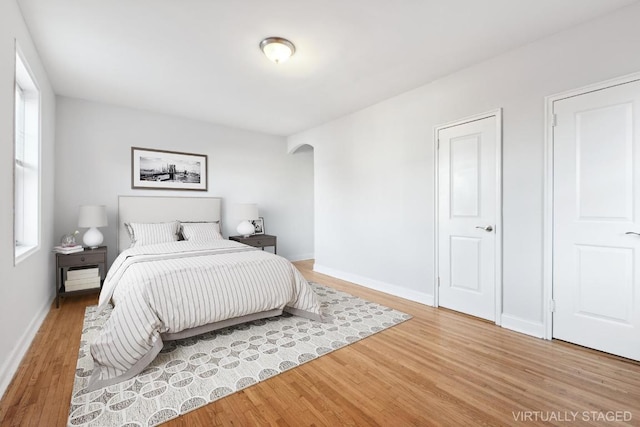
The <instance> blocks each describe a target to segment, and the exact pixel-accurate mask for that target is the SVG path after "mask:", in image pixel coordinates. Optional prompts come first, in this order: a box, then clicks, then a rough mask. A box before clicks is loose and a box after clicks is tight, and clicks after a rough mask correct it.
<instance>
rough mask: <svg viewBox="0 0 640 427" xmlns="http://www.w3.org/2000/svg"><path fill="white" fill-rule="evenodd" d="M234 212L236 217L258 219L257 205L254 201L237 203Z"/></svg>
mask: <svg viewBox="0 0 640 427" xmlns="http://www.w3.org/2000/svg"><path fill="white" fill-rule="evenodd" d="M235 214H236V215H235V216H236V218H237V219H248V220H252V219H258V205H257V204H255V203H238V204H237V205H236V210H235Z"/></svg>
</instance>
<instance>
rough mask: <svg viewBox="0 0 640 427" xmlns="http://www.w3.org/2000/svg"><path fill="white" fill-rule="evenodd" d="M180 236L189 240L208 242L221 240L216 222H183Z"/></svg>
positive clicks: (218, 225)
mask: <svg viewBox="0 0 640 427" xmlns="http://www.w3.org/2000/svg"><path fill="white" fill-rule="evenodd" d="M181 226H182V238H183V239H184V240H188V241H190V242H209V241H211V240H223V237H222V234H220V224H219V223H217V222H183V223H181Z"/></svg>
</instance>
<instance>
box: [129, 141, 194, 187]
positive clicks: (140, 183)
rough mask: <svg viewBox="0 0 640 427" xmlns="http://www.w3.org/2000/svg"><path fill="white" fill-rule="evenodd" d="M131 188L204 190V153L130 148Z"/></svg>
mask: <svg viewBox="0 0 640 427" xmlns="http://www.w3.org/2000/svg"><path fill="white" fill-rule="evenodd" d="M131 188H144V189H158V190H195V191H207V155H206V154H193V153H182V152H179V151H166V150H154V149H151V148H140V147H131Z"/></svg>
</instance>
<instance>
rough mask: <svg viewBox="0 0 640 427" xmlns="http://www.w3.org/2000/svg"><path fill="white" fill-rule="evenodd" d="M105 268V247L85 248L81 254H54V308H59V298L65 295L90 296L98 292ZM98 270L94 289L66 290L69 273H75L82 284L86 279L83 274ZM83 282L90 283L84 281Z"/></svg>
mask: <svg viewBox="0 0 640 427" xmlns="http://www.w3.org/2000/svg"><path fill="white" fill-rule="evenodd" d="M106 267H107V247H106V246H100V247H98V248H96V249H89V248H85V250H84V251H82V252H76V253H73V254H59V253H56V308H59V307H60V297H61V296H67V295H82V294H90V293H94V292H100V289H102V283H103V282H104V278H105V274H106ZM92 268H93V269H95V268H97V269H98V277H99V279H98V282H97V283H96V285H99V286H95V287H91V288H88V289H80V290H72V291H70V290H67V289H66V288H65V283H67V279H68V275H69V271H70V270H71V271H73V272H77V274H78V277H79V279H75V280H77V281H80V282H82V278H84V277H86V275H83V272H85V271H86V272H88V273H90V272H91V271H95V270H92ZM85 281H87V282H88V281H90V277H89V280H85Z"/></svg>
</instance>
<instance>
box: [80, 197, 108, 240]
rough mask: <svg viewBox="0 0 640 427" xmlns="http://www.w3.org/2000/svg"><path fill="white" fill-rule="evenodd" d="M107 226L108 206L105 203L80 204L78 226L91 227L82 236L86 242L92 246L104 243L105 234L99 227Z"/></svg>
mask: <svg viewBox="0 0 640 427" xmlns="http://www.w3.org/2000/svg"><path fill="white" fill-rule="evenodd" d="M106 226H107V207H106V206H104V205H84V206H80V214H79V215H78V227H81V228H86V227H88V228H89V229H88V230H87V231H86V232H85V233H84V236H82V241H83V242H84V244H85V245H86V246H88V247H90V248H97V247H98V246H100V244H102V240H103V238H104V237H103V236H102V233H101V232H100V230H98V227H106Z"/></svg>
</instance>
